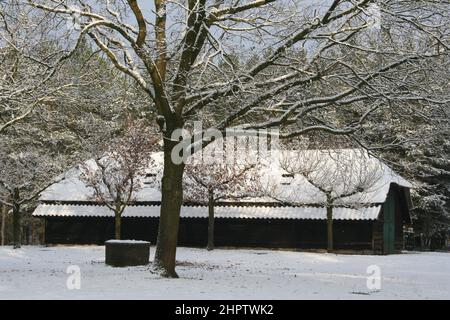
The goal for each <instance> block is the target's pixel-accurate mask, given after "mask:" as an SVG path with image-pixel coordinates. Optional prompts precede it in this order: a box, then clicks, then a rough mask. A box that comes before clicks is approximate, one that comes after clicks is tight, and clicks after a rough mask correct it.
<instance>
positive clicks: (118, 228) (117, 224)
mask: <svg viewBox="0 0 450 320" xmlns="http://www.w3.org/2000/svg"><path fill="white" fill-rule="evenodd" d="M114 216H115V218H114V220H115V221H114V236H115V238H116V240H120V239H121V230H122V219H121V216H120V214H119V213H117V212H116V213H115V215H114Z"/></svg>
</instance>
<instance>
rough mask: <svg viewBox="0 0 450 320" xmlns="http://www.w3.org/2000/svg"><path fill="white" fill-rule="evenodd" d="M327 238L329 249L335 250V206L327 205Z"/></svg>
mask: <svg viewBox="0 0 450 320" xmlns="http://www.w3.org/2000/svg"><path fill="white" fill-rule="evenodd" d="M327 239H328V246H327V251H328V252H330V253H331V252H333V207H332V206H330V205H328V206H327Z"/></svg>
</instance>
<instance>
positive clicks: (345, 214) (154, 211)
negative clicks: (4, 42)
mask: <svg viewBox="0 0 450 320" xmlns="http://www.w3.org/2000/svg"><path fill="white" fill-rule="evenodd" d="M380 209H381V205H376V206H371V207H362V208H343V207H339V208H334V209H333V219H334V220H376V219H377V218H378V214H379V212H380ZM159 213H160V206H156V205H155V206H128V207H126V209H125V211H124V213H123V215H122V217H141V218H143V217H155V218H157V217H159ZM33 216H38V217H113V216H114V214H113V212H112V211H111V210H109V209H108V208H107V207H105V206H93V205H67V204H66V205H64V204H61V205H59V204H40V205H39V206H38V207H37V208H36V210H35V211H34V213H33ZM180 216H181V217H182V218H207V217H208V208H207V207H200V206H198V207H195V206H192V207H191V206H183V207H182V208H181V215H180ZM215 217H216V218H241V219H310V220H325V219H326V209H325V208H324V207H265V206H220V207H215Z"/></svg>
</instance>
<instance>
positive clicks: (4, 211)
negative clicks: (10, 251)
mask: <svg viewBox="0 0 450 320" xmlns="http://www.w3.org/2000/svg"><path fill="white" fill-rule="evenodd" d="M7 212H8V207H7V206H5V205H2V227H1V230H0V237H1V245H2V246H4V245H5V224H6V214H7Z"/></svg>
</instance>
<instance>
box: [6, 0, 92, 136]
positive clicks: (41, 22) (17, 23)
mask: <svg viewBox="0 0 450 320" xmlns="http://www.w3.org/2000/svg"><path fill="white" fill-rule="evenodd" d="M63 22H64V20H63ZM61 23H62V22H61V19H59V20H58V19H55V18H54V17H52V16H50V14H49V13H45V12H41V13H39V12H36V11H35V10H33V9H32V8H30V7H29V6H26V5H25V4H24V2H23V1H16V0H12V1H6V2H2V3H1V4H0V74H1V76H0V133H1V132H3V131H5V130H6V129H7V128H9V127H10V126H12V125H13V124H15V123H17V122H20V121H24V120H25V119H26V118H28V117H29V116H30V115H31V114H32V113H33V112H35V111H36V110H37V109H39V107H41V106H45V105H46V106H48V105H52V104H54V103H55V101H56V100H62V99H64V100H65V101H67V102H68V101H70V100H71V99H73V95H71V94H70V89H71V88H73V87H79V86H86V85H89V84H90V78H91V74H90V71H89V70H87V69H84V70H83V72H80V74H76V72H74V71H72V72H69V73H68V72H65V70H64V68H65V67H67V65H66V64H67V62H68V61H70V57H71V56H72V55H73V53H74V52H75V50H72V51H70V52H65V51H64V50H62V48H61V47H60V46H61V45H62V44H63V43H64V42H66V41H67V39H66V36H67V34H65V33H64V32H60V33H59V34H58V35H57V36H54V35H55V33H54V30H55V29H56V28H58V26H59V25H60V24H61ZM66 70H67V69H66Z"/></svg>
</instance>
